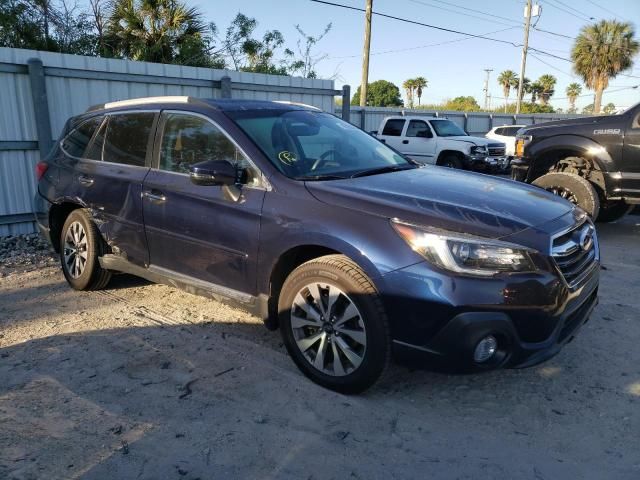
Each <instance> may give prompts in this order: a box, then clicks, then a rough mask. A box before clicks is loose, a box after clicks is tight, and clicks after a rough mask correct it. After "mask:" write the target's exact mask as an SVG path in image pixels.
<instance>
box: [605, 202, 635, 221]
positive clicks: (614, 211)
mask: <svg viewBox="0 0 640 480" xmlns="http://www.w3.org/2000/svg"><path fill="white" fill-rule="evenodd" d="M631 210H633V205H629V204H627V203H625V201H624V200H608V201H603V202H600V213H599V214H598V222H605V223H606V222H615V221H616V220H619V219H620V218H622V217H624V216H625V215H626V214H627V213H629V212H630V211H631Z"/></svg>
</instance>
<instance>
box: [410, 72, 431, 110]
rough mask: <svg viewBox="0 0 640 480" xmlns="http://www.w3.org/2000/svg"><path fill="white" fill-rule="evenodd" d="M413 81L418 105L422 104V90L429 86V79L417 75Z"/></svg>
mask: <svg viewBox="0 0 640 480" xmlns="http://www.w3.org/2000/svg"><path fill="white" fill-rule="evenodd" d="M413 82H414V85H415V89H416V95H417V97H418V105H420V100H421V98H422V91H423V90H424V89H425V88H427V85H429V81H428V80H427V79H426V78H424V77H416V78H414V79H413Z"/></svg>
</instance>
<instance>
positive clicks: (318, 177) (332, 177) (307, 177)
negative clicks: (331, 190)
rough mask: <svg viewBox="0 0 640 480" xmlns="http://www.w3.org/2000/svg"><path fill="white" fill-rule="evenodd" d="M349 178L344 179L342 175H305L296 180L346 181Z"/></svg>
mask: <svg viewBox="0 0 640 480" xmlns="http://www.w3.org/2000/svg"><path fill="white" fill-rule="evenodd" d="M345 178H349V177H342V176H340V175H303V176H302V177H295V179H296V180H305V181H314V180H344V179H345Z"/></svg>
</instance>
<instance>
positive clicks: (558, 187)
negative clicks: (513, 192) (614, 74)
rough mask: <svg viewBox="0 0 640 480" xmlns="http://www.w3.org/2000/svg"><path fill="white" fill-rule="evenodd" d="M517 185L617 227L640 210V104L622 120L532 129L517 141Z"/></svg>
mask: <svg viewBox="0 0 640 480" xmlns="http://www.w3.org/2000/svg"><path fill="white" fill-rule="evenodd" d="M511 177H512V178H513V179H514V180H519V181H523V182H528V183H532V184H533V185H537V186H539V187H541V188H544V189H545V190H548V191H550V192H553V193H555V194H556V195H560V196H562V197H564V198H566V199H568V200H570V201H572V202H574V203H576V204H577V205H579V206H580V207H582V208H583V209H584V210H586V212H587V213H588V214H589V215H590V216H591V217H592V218H593V219H594V220H598V221H601V222H611V221H614V220H617V219H619V218H620V217H622V216H623V215H625V214H626V213H627V212H629V211H630V210H631V209H632V208H633V206H634V205H637V204H640V103H639V104H637V105H635V106H633V107H631V108H629V109H628V110H626V111H624V112H623V113H621V114H619V115H608V116H599V117H585V118H577V119H572V120H560V121H556V122H548V123H542V124H539V125H532V126H530V127H526V128H523V129H521V130H520V131H519V132H518V136H517V138H516V158H515V159H514V160H513V161H512V163H511Z"/></svg>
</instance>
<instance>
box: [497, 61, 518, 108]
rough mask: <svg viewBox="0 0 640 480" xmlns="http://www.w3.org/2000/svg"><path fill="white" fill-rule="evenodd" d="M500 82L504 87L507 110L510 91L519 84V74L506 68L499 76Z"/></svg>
mask: <svg viewBox="0 0 640 480" xmlns="http://www.w3.org/2000/svg"><path fill="white" fill-rule="evenodd" d="M498 84H499V85H500V86H501V87H502V93H503V95H504V108H505V110H504V111H505V112H506V111H507V103H508V102H509V93H510V92H511V89H512V88H513V87H517V86H518V75H516V72H514V71H513V70H505V71H504V72H502V73H501V74H500V75H499V76H498Z"/></svg>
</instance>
